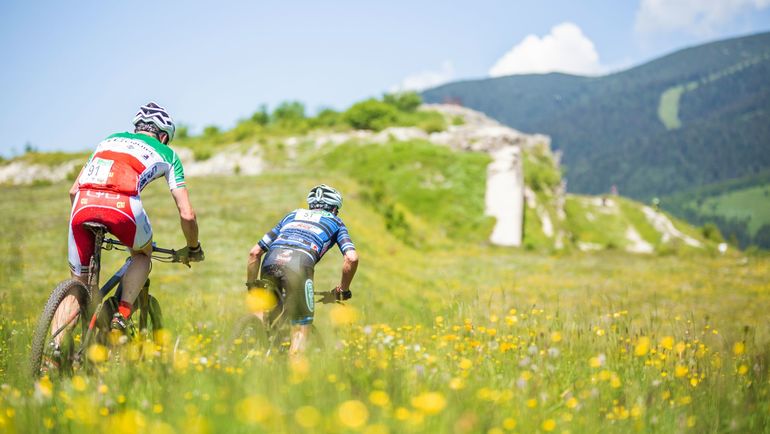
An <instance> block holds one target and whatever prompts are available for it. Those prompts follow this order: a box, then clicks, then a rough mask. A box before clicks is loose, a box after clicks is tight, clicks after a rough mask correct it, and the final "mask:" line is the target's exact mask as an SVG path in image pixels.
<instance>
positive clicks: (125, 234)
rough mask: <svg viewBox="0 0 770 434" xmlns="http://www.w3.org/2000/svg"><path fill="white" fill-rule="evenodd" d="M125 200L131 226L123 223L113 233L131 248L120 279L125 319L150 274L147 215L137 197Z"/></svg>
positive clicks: (150, 235)
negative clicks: (130, 218) (131, 217)
mask: <svg viewBox="0 0 770 434" xmlns="http://www.w3.org/2000/svg"><path fill="white" fill-rule="evenodd" d="M127 199H128V202H129V205H130V210H131V214H132V216H133V218H134V221H133V224H131V225H129V224H128V223H127V222H124V224H123V225H121V228H120V229H119V230H120V232H121V233H117V232H113V233H114V234H115V236H117V237H118V239H120V241H121V242H122V243H123V244H125V245H127V246H130V248H131V264H129V266H128V269H126V274H124V275H123V279H121V282H122V283H123V294H122V296H121V299H120V304H121V305H122V306H125V307H124V308H123V309H122V310H121V313H123V316H125V317H127V315H126V313H128V314H129V315H130V309H131V308H132V306H133V304H134V302H135V301H136V298H137V296H138V295H139V292H141V290H142V287H144V283H145V282H146V281H147V277H148V276H149V274H150V268H151V261H150V257H151V255H152V226H151V225H150V219H149V218H148V217H147V213H146V212H145V211H144V207H143V206H142V202H141V200H139V197H138V196H134V197H130V198H127ZM116 230H118V228H116ZM126 305H127V306H126ZM126 309H128V311H126Z"/></svg>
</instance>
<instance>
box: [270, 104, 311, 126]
mask: <svg viewBox="0 0 770 434" xmlns="http://www.w3.org/2000/svg"><path fill="white" fill-rule="evenodd" d="M302 119H305V105H304V104H302V103H301V102H299V101H284V102H282V103H281V104H279V105H278V107H276V108H275V110H273V121H274V122H278V123H292V122H296V121H299V120H302Z"/></svg>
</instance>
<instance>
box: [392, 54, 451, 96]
mask: <svg viewBox="0 0 770 434" xmlns="http://www.w3.org/2000/svg"><path fill="white" fill-rule="evenodd" d="M454 75H455V70H454V67H453V66H452V62H450V61H448V60H446V61H444V62H443V63H441V68H440V69H439V70H438V71H421V72H418V73H416V74H412V75H410V76H408V77H406V78H405V79H403V80H401V83H399V84H395V85H393V86H391V87H390V89H389V91H390V92H405V91H409V90H416V91H421V90H425V89H428V88H431V87H436V86H439V85H442V84H444V83H447V82H449V81H451V80H452V79H453V78H454Z"/></svg>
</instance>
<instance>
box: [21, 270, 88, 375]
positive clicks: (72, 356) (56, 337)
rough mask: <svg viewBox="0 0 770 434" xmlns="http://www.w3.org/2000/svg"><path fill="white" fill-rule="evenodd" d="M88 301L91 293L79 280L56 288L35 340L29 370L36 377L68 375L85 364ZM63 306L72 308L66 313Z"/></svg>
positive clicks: (39, 324) (39, 323) (73, 280)
mask: <svg viewBox="0 0 770 434" xmlns="http://www.w3.org/2000/svg"><path fill="white" fill-rule="evenodd" d="M89 302H90V296H89V293H88V290H87V289H86V287H85V285H84V284H83V283H82V282H80V281H78V280H76V279H68V280H65V281H63V282H61V283H59V285H57V286H56V288H54V290H53V292H52V293H51V295H50V297H48V301H47V302H46V304H45V308H44V309H43V313H42V314H41V315H40V319H39V320H38V322H37V327H36V328H35V334H34V337H33V339H32V358H31V361H30V362H31V363H30V369H31V373H32V376H33V377H35V378H37V377H41V376H44V375H48V376H53V375H69V374H71V373H72V372H73V370H74V369H75V368H76V367H77V365H79V364H81V363H82V360H80V358H81V357H82V355H83V351H82V347H83V345H84V341H85V339H86V332H87V329H88V320H89V318H88V310H89V309H88V305H89ZM62 305H67V306H65V307H69V308H70V309H67V310H66V311H65V308H64V307H63V308H62V309H61V310H60V309H59V308H60V307H62ZM54 319H56V321H54ZM54 323H55V325H56V327H57V329H56V330H54V329H53V325H54Z"/></svg>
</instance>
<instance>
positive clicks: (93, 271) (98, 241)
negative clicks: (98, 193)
mask: <svg viewBox="0 0 770 434" xmlns="http://www.w3.org/2000/svg"><path fill="white" fill-rule="evenodd" d="M83 226H85V227H87V228H88V229H89V230H90V231H91V232H93V234H94V255H93V256H92V257H91V263H90V264H89V265H88V285H87V287H88V291H89V292H90V293H91V295H92V296H93V297H94V300H95V298H96V297H98V295H97V294H98V293H99V270H100V267H101V259H102V243H104V234H105V233H106V232H107V226H105V225H103V224H101V223H97V222H85V223H83ZM95 301H96V300H95Z"/></svg>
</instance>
